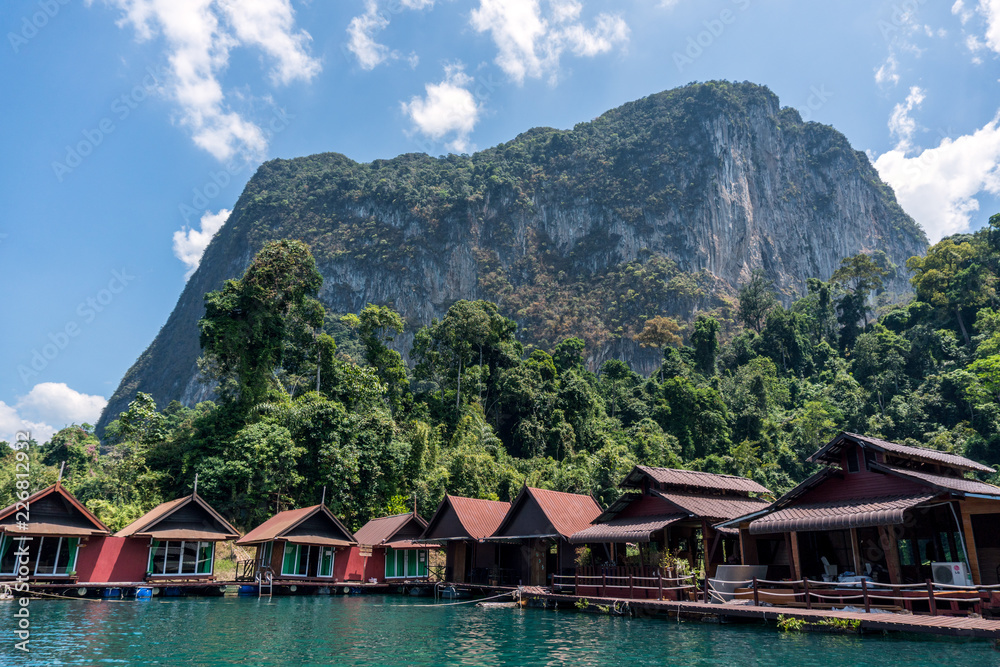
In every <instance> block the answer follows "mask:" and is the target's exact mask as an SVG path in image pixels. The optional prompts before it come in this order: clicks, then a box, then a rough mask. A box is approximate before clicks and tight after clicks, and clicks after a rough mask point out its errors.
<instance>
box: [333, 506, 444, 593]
mask: <svg viewBox="0 0 1000 667" xmlns="http://www.w3.org/2000/svg"><path fill="white" fill-rule="evenodd" d="M426 528H427V521H426V520H425V519H424V518H422V517H421V516H420V515H418V514H417V513H416V512H410V513H408V514H396V515H394V516H383V517H380V518H378V519H372V520H371V521H369V522H368V523H366V524H365V525H363V526H362V527H361V528H359V529H358V531H357V532H356V533H354V538H355V539H356V540H357V541H358V546H357V547H351V551H352V552H354V551H358V553H359V554H361V550H362V549H365V550H366V551H368V550H370V553H371V555H370V556H360V557H362V558H363V560H364V580H365V581H369V582H371V581H375V582H378V583H383V582H386V581H399V580H413V579H427V577H428V576H430V563H429V560H428V557H429V553H430V550H431V549H440V548H441V547H440V546H439V545H437V544H429V543H426V542H421V541H420V536H421V535H423V533H424V530H425V529H426Z"/></svg>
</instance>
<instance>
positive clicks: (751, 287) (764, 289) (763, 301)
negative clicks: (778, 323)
mask: <svg viewBox="0 0 1000 667" xmlns="http://www.w3.org/2000/svg"><path fill="white" fill-rule="evenodd" d="M777 303H778V298H777V296H775V293H774V282H773V281H772V280H771V279H770V278H768V277H767V276H766V275H765V273H764V271H763V269H754V271H753V273H751V274H750V280H749V281H748V282H746V283H744V284H743V285H742V286H741V287H740V292H739V309H738V315H739V318H740V321H741V322H743V325H744V326H746V327H749V328H751V329H753V330H754V331H756V332H757V333H760V331H761V328H762V327H763V326H764V321H765V319H766V318H767V314H768V313H769V312H770V310H771V309H772V308H774V306H775V305H777Z"/></svg>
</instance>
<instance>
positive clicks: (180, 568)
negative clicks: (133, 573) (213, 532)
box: [146, 539, 215, 577]
mask: <svg viewBox="0 0 1000 667" xmlns="http://www.w3.org/2000/svg"><path fill="white" fill-rule="evenodd" d="M153 542H159V543H160V544H162V545H163V548H164V558H163V568H162V569H161V570H160V571H159V572H154V571H153V570H152V569H150V572H149V576H151V577H211V576H213V575H215V543H214V542H212V541H211V540H154V539H150V541H149V556H148V557H147V559H146V561H147V563H149V564H150V565H155V563H154V562H153ZM188 542H191V543H193V544H194V545H195V548H194V553H195V556H194V570H193V571H191V572H185V571H184V545H185V544H187V543H188ZM171 544H179V545H180V557H179V558H178V560H177V571H176V572H167V559H166V553H167V552H168V551H169V550H170V545H171ZM202 544H209V545H211V550H212V557H211V559H210V560H209V566H208V572H198V560H199V555H200V554H201V545H202Z"/></svg>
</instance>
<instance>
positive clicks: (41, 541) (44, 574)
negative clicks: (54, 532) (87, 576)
mask: <svg viewBox="0 0 1000 667" xmlns="http://www.w3.org/2000/svg"><path fill="white" fill-rule="evenodd" d="M49 539H50V540H51V539H57V540H59V542H57V543H56V559H55V565H54V566H53V569H54V570H57V569H59V556H60V554H62V549H63V540H67V543H66V544H67V546H68V544H69V542H68V540H69V539H70V538H68V537H62V536H56V537H54V538H53V537H51V536H50V537H49ZM77 540H78V541H77V543H76V548H77V556H79V554H80V542H79V538H77ZM44 543H45V537H41V538H39V540H38V555H37V556H35V576H36V577H38V576H42V577H68V576H69V573H70V572H71V570H70V569H69V561H68V560H67V561H66V571H65V572H63V573H62V574H60V573H59V572H39V571H38V567H39V566H40V565H41V564H42V559H41V555H42V545H43V544H44ZM12 546H13V545H12ZM73 568H74V570H75V568H76V557H74V558H73Z"/></svg>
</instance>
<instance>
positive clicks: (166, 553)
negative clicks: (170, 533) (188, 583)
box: [149, 540, 215, 577]
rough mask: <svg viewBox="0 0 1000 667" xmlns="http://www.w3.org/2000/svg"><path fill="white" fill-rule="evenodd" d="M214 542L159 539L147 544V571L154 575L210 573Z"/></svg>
mask: <svg viewBox="0 0 1000 667" xmlns="http://www.w3.org/2000/svg"><path fill="white" fill-rule="evenodd" d="M214 556H215V542H198V541H195V540H190V541H189V540H183V541H180V542H177V541H170V540H168V541H160V540H153V542H152V544H150V545H149V573H150V574H151V575H152V576H154V577H164V576H178V575H184V574H212V569H213V560H214Z"/></svg>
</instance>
